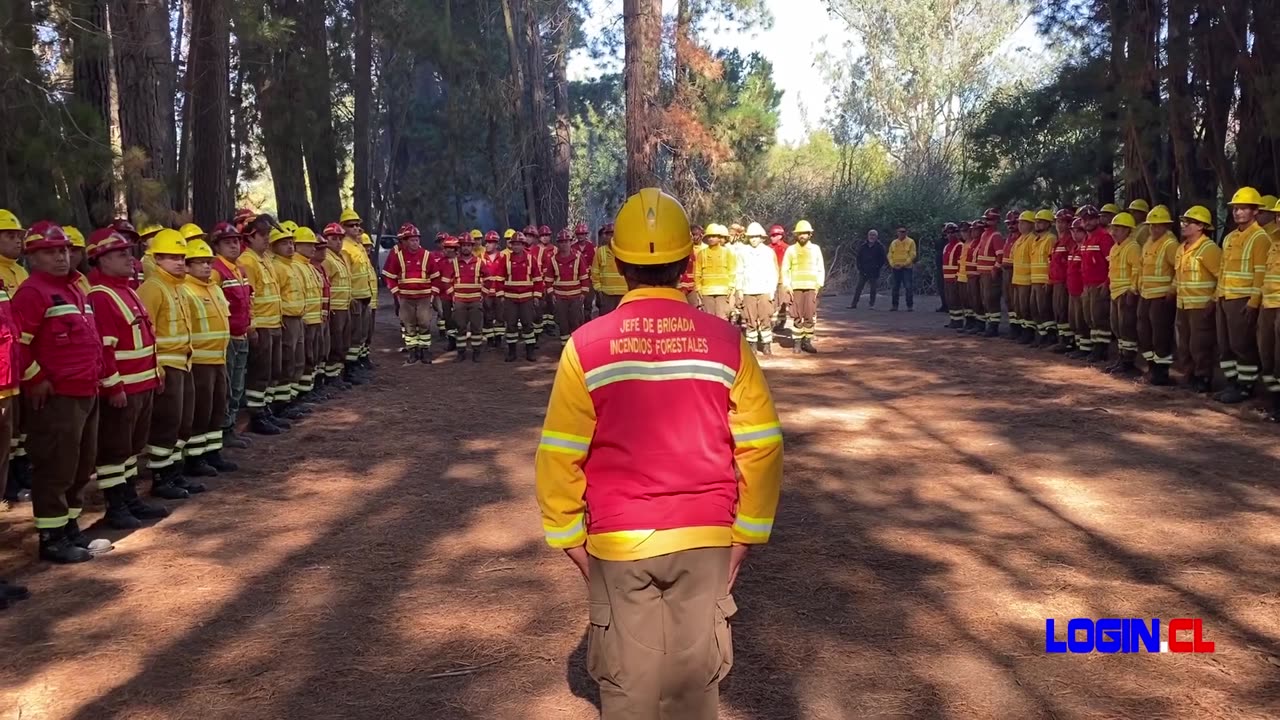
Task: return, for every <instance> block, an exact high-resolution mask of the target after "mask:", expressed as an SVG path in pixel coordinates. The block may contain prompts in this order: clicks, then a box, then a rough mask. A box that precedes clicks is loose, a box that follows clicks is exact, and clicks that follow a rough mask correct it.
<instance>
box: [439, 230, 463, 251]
mask: <svg viewBox="0 0 1280 720" xmlns="http://www.w3.org/2000/svg"><path fill="white" fill-rule="evenodd" d="M441 235H444V246H445V247H447V248H456V247H458V244H459V243H458V238H456V237H454V236H452V235H449V234H448V233H441Z"/></svg>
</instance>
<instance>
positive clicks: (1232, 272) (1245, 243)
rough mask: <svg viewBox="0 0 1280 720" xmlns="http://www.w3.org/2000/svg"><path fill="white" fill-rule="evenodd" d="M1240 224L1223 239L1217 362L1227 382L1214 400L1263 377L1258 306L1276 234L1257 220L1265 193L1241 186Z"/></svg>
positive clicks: (1235, 399)
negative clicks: (1259, 371) (1269, 231)
mask: <svg viewBox="0 0 1280 720" xmlns="http://www.w3.org/2000/svg"><path fill="white" fill-rule="evenodd" d="M1229 204H1230V206H1231V215H1232V219H1233V220H1235V223H1236V229H1235V230H1233V231H1231V232H1230V233H1228V234H1227V236H1226V238H1224V239H1223V241H1222V274H1221V275H1220V276H1219V278H1218V319H1217V329H1218V357H1219V361H1218V367H1220V368H1222V374H1223V376H1225V377H1226V379H1227V387H1226V388H1225V389H1223V390H1222V392H1219V393H1218V394H1217V395H1215V396H1214V399H1215V400H1217V401H1219V402H1223V403H1227V404H1234V403H1240V402H1244V401H1245V400H1247V399H1248V398H1249V396H1250V395H1252V393H1253V384H1254V383H1255V382H1257V380H1258V310H1259V308H1261V307H1262V282H1263V278H1264V277H1265V275H1266V269H1267V255H1268V254H1269V253H1270V251H1271V238H1270V236H1268V235H1267V231H1266V230H1263V229H1262V227H1261V226H1260V225H1258V222H1257V216H1258V208H1259V207H1261V206H1262V196H1261V195H1259V194H1258V191H1257V190H1255V189H1253V188H1251V187H1247V186H1246V187H1242V188H1240V189H1239V190H1237V191H1236V193H1235V195H1233V196H1232V197H1231V202H1230V203H1229Z"/></svg>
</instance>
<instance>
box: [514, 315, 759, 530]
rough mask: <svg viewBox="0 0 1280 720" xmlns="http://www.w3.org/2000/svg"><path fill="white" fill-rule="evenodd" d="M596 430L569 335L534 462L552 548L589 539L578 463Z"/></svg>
mask: <svg viewBox="0 0 1280 720" xmlns="http://www.w3.org/2000/svg"><path fill="white" fill-rule="evenodd" d="M753 360H754V358H753ZM595 431H596V410H595V405H594V404H592V402H591V395H590V394H589V393H588V392H587V379H586V376H585V375H584V374H583V372H582V363H581V362H580V361H579V360H578V351H577V350H576V349H574V346H573V339H572V338H570V339H569V341H568V342H567V343H565V346H564V351H563V353H562V354H561V355H560V365H559V366H558V367H557V369H556V379H555V383H554V384H552V386H551V399H550V400H549V401H548V402H547V414H546V418H545V420H543V424H542V439H541V440H540V441H539V443H538V454H537V457H536V459H535V461H534V477H535V492H536V494H537V496H538V505H539V507H541V509H542V532H543V534H544V536H545V537H546V540H547V544H548V545H550V546H551V547H554V548H572V547H577V546H579V545H583V544H585V543H586V542H587V527H586V510H587V504H586V500H585V494H586V490H587V476H586V474H584V473H583V471H582V465H583V463H584V462H586V459H587V451H588V450H590V448H591V438H592V436H593V435H595Z"/></svg>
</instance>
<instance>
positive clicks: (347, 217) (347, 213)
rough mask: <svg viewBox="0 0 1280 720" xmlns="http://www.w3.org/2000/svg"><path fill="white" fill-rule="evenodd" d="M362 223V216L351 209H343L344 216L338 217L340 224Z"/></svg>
mask: <svg viewBox="0 0 1280 720" xmlns="http://www.w3.org/2000/svg"><path fill="white" fill-rule="evenodd" d="M353 220H354V221H355V222H360V216H359V215H357V214H356V211H355V210H352V209H351V208H343V209H342V214H341V215H339V216H338V222H339V223H349V222H351V221H353Z"/></svg>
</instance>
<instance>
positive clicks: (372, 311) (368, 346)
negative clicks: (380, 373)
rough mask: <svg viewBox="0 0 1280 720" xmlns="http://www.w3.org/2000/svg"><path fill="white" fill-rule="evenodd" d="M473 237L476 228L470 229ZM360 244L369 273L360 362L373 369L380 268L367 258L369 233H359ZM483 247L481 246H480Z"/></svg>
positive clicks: (367, 276)
mask: <svg viewBox="0 0 1280 720" xmlns="http://www.w3.org/2000/svg"><path fill="white" fill-rule="evenodd" d="M471 232H472V236H473V237H474V235H475V233H476V232H479V231H477V230H472V231H471ZM360 244H361V246H363V247H364V252H365V259H366V260H365V262H366V263H367V265H368V269H369V273H368V275H366V276H365V281H366V282H367V283H368V284H369V322H368V323H366V324H365V328H364V344H363V345H362V347H361V362H362V363H363V364H364V367H365V369H366V370H372V369H373V358H371V357H369V353H370V352H371V351H372V350H373V330H374V328H375V327H377V324H378V275H379V274H381V269H380V268H375V267H374V266H373V260H372V259H369V253H370V252H373V240H372V239H371V238H370V237H369V233H362V234H361V235H360ZM481 247H482V249H483V246H481ZM375 257H376V254H375Z"/></svg>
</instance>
